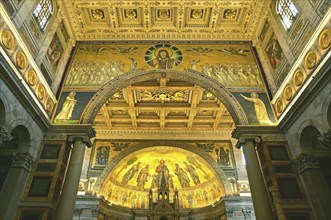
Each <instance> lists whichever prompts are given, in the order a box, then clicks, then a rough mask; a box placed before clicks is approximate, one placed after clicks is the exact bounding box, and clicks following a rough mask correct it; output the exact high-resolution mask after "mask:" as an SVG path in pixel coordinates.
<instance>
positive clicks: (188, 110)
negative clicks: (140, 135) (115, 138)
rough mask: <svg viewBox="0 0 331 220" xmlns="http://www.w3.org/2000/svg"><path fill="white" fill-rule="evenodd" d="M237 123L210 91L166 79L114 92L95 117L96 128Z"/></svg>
mask: <svg viewBox="0 0 331 220" xmlns="http://www.w3.org/2000/svg"><path fill="white" fill-rule="evenodd" d="M233 125H234V122H233V120H232V118H231V116H230V114H229V112H228V111H227V109H226V108H225V107H224V105H223V104H222V103H221V102H220V101H219V100H218V99H216V98H215V97H214V96H213V95H212V94H211V93H210V92H208V91H206V90H204V89H202V88H201V87H198V86H195V85H193V84H190V83H187V82H182V81H173V80H168V79H166V78H161V79H158V80H156V79H155V80H151V81H145V82H141V83H138V84H134V85H131V86H128V87H126V88H125V89H123V90H122V92H118V93H115V94H114V95H113V96H112V97H111V98H110V99H109V100H108V101H107V103H105V104H104V106H103V107H102V109H101V111H99V113H98V114H97V117H96V118H95V120H94V127H95V128H97V129H102V130H104V129H139V130H158V129H161V130H220V129H221V130H224V129H225V130H228V129H233Z"/></svg>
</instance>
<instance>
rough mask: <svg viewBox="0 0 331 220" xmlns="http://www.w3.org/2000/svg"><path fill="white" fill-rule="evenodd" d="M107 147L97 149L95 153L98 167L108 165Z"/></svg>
mask: <svg viewBox="0 0 331 220" xmlns="http://www.w3.org/2000/svg"><path fill="white" fill-rule="evenodd" d="M108 157H109V147H105V146H102V147H99V148H98V152H97V163H98V164H99V165H106V164H107V163H108Z"/></svg>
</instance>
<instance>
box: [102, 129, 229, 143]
mask: <svg viewBox="0 0 331 220" xmlns="http://www.w3.org/2000/svg"><path fill="white" fill-rule="evenodd" d="M231 133H232V130H222V131H179V130H178V131H166V130H148V131H142V130H140V131H138V130H97V132H96V136H97V138H98V139H104V140H107V139H116V140H191V141H202V140H204V141H205V140H210V141H218V140H229V138H230V137H231Z"/></svg>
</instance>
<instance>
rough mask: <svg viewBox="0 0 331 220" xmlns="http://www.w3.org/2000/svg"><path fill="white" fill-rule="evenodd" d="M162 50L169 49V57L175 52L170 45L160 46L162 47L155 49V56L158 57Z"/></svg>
mask: <svg viewBox="0 0 331 220" xmlns="http://www.w3.org/2000/svg"><path fill="white" fill-rule="evenodd" d="M161 50H166V51H168V54H169V57H172V55H173V53H174V52H173V51H172V50H171V49H170V48H168V47H160V48H157V49H155V50H154V55H155V57H157V55H158V54H159V52H160V51H161Z"/></svg>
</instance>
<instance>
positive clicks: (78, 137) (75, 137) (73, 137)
mask: <svg viewBox="0 0 331 220" xmlns="http://www.w3.org/2000/svg"><path fill="white" fill-rule="evenodd" d="M76 140H81V141H82V142H83V143H84V144H86V145H87V146H88V147H91V146H92V142H91V139H90V138H89V137H88V136H81V135H70V136H69V137H68V141H69V142H71V143H73V144H74V143H75V141H76Z"/></svg>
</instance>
